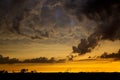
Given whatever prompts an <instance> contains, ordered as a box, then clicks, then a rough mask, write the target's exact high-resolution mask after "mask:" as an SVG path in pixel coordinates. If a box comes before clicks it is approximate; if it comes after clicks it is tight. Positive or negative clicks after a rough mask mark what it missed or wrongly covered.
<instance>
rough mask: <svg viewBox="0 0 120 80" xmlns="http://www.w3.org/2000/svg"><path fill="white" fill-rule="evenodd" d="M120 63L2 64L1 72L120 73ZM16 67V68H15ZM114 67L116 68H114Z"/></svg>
mask: <svg viewBox="0 0 120 80" xmlns="http://www.w3.org/2000/svg"><path fill="white" fill-rule="evenodd" d="M119 64H120V61H112V60H85V61H75V62H66V63H29V64H28V63H25V64H1V65H0V70H7V71H8V72H10V73H12V72H13V71H14V72H20V70H21V69H28V70H29V72H30V71H37V72H44V73H46V72H73V73H77V72H120V65H119ZM13 66H14V68H13ZM113 66H114V67H113Z"/></svg>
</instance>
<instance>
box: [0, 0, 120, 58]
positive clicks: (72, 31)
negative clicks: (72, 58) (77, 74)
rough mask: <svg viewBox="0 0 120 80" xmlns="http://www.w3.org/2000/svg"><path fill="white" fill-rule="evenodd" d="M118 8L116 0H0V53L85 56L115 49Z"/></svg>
mask: <svg viewBox="0 0 120 80" xmlns="http://www.w3.org/2000/svg"><path fill="white" fill-rule="evenodd" d="M119 7H120V4H119V2H118V0H114V1H113V0H84V1H82V0H17V1H15V0H1V1H0V54H1V55H4V56H10V57H15V58H19V59H26V58H36V57H40V56H45V57H57V58H59V57H60V58H65V57H66V56H68V55H69V54H71V53H72V52H75V54H76V53H78V54H79V55H81V54H84V55H83V56H80V57H81V58H87V57H88V56H89V55H91V56H95V55H100V54H102V53H104V52H109V53H111V52H117V51H118V50H119V49H120V34H119V31H120V23H119V22H120V14H119V10H118V9H119ZM108 12H109V14H108ZM73 47H74V48H73ZM86 53H87V54H86Z"/></svg>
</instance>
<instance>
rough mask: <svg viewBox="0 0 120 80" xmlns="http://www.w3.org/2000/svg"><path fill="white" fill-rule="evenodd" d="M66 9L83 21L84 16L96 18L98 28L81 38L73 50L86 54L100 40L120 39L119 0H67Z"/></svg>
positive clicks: (91, 18) (90, 18)
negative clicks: (86, 36) (85, 37)
mask: <svg viewBox="0 0 120 80" xmlns="http://www.w3.org/2000/svg"><path fill="white" fill-rule="evenodd" d="M64 6H65V9H66V10H68V11H69V12H68V13H71V14H72V15H75V16H76V17H77V18H78V19H79V21H80V22H81V21H82V20H84V18H87V19H89V20H94V21H95V22H96V23H97V28H96V29H95V31H94V33H93V34H91V35H90V36H89V37H88V38H87V39H81V43H80V44H79V45H78V47H73V52H77V53H80V54H85V53H86V52H90V51H91V50H92V49H94V48H95V47H96V45H97V44H98V42H99V41H100V40H112V41H114V40H117V39H120V34H119V32H120V1H119V0H66V1H65V2H64Z"/></svg>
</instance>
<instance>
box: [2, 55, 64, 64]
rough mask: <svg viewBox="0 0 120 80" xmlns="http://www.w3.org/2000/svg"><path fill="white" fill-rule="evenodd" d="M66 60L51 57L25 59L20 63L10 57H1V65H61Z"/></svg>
mask: <svg viewBox="0 0 120 80" xmlns="http://www.w3.org/2000/svg"><path fill="white" fill-rule="evenodd" d="M65 60H66V59H59V60H55V58H54V57H51V58H50V59H48V58H46V57H39V58H33V59H25V60H24V61H20V60H19V59H17V58H12V59H10V58H9V57H3V56H2V55H0V64H7V63H8V64H11V63H54V62H55V63H59V62H65Z"/></svg>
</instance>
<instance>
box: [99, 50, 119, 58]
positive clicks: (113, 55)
mask: <svg viewBox="0 0 120 80" xmlns="http://www.w3.org/2000/svg"><path fill="white" fill-rule="evenodd" d="M100 58H115V59H120V50H119V51H118V52H117V53H111V54H108V53H106V52H105V53H104V54H102V55H101V56H100Z"/></svg>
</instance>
